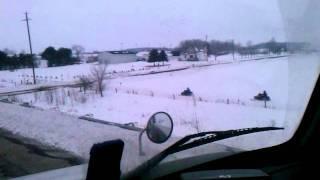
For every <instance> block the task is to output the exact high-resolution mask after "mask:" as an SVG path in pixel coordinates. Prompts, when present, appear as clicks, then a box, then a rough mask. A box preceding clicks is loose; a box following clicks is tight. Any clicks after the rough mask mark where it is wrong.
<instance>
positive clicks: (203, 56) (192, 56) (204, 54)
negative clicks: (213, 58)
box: [179, 48, 208, 61]
mask: <svg viewBox="0 0 320 180" xmlns="http://www.w3.org/2000/svg"><path fill="white" fill-rule="evenodd" d="M179 60H180V61H208V51H207V49H206V48H205V49H198V48H195V49H194V48H190V49H188V50H187V51H186V52H184V53H182V54H181V55H180V57H179Z"/></svg>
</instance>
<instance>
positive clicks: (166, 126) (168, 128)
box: [146, 112, 173, 144]
mask: <svg viewBox="0 0 320 180" xmlns="http://www.w3.org/2000/svg"><path fill="white" fill-rule="evenodd" d="M172 130H173V121H172V118H171V117H170V115H169V114H168V113H166V112H157V113H155V114H153V115H152V116H151V117H150V118H149V121H148V124H147V127H146V133H147V136H148V138H149V140H150V141H152V142H154V143H157V144H161V143H164V142H166V141H167V140H168V139H169V138H170V136H171V134H172Z"/></svg>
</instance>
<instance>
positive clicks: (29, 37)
mask: <svg viewBox="0 0 320 180" xmlns="http://www.w3.org/2000/svg"><path fill="white" fill-rule="evenodd" d="M25 15H26V19H24V20H23V21H26V24H27V30H28V39H29V48H30V55H31V65H32V74H33V84H36V75H35V72H34V62H33V53H32V45H31V36H30V28H29V20H31V19H29V18H28V12H26V13H25Z"/></svg>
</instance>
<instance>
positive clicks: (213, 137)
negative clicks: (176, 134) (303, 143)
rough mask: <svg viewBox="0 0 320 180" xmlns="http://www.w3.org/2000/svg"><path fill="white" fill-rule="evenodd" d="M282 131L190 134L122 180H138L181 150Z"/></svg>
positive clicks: (262, 128)
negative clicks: (240, 137) (237, 137)
mask: <svg viewBox="0 0 320 180" xmlns="http://www.w3.org/2000/svg"><path fill="white" fill-rule="evenodd" d="M281 129H284V128H282V127H255V128H244V129H236V130H227V131H209V132H201V133H197V134H192V135H188V136H185V137H184V138H182V139H180V140H179V141H177V142H176V143H174V144H173V145H171V146H170V147H168V148H167V149H165V150H164V151H162V152H161V153H159V154H157V155H156V156H154V157H153V158H151V159H150V160H148V161H146V162H145V163H143V164H142V165H140V166H139V167H138V168H136V169H135V170H133V171H132V172H130V173H128V174H126V175H125V176H124V179H139V177H141V175H143V173H145V172H147V171H148V170H150V169H151V168H153V167H154V166H156V165H157V164H158V163H159V162H161V161H162V160H163V159H164V158H166V157H167V156H168V155H170V154H173V153H177V152H180V151H183V150H187V149H191V148H194V147H197V146H201V145H204V144H208V143H212V142H215V141H219V140H223V139H227V138H232V137H236V136H241V135H245V134H251V133H257V132H263V131H273V130H281Z"/></svg>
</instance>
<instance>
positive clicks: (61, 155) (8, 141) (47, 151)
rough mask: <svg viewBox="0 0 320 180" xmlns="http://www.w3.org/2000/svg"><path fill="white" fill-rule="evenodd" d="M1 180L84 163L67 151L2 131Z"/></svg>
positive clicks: (0, 139)
mask: <svg viewBox="0 0 320 180" xmlns="http://www.w3.org/2000/svg"><path fill="white" fill-rule="evenodd" d="M0 147H1V148H0V179H7V178H12V177H19V176H23V175H27V174H34V173H37V172H42V171H46V170H51V169H58V168H64V167H68V166H73V165H78V164H82V163H84V160H83V159H81V158H79V157H77V156H75V155H73V154H71V153H68V152H65V151H62V150H59V149H54V148H52V147H49V146H45V145H42V144H40V143H39V142H37V141H35V140H31V139H27V138H24V137H21V136H18V135H14V134H12V133H10V132H9V131H6V130H3V129H0Z"/></svg>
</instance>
